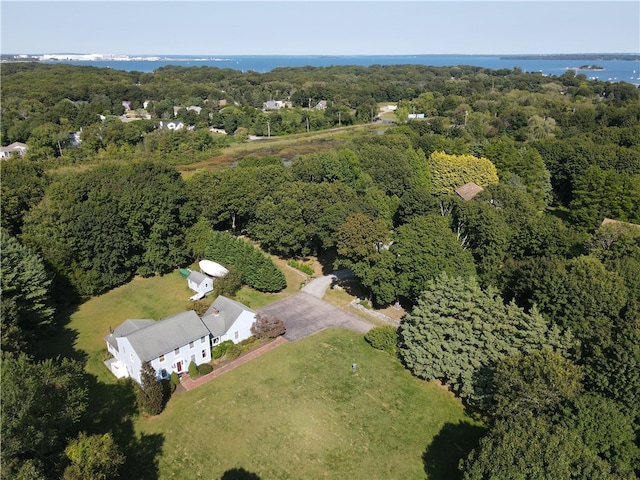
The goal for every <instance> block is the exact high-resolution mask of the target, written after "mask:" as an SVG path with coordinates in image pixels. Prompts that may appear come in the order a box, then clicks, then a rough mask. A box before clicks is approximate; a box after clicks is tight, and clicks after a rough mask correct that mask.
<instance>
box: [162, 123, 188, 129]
mask: <svg viewBox="0 0 640 480" xmlns="http://www.w3.org/2000/svg"><path fill="white" fill-rule="evenodd" d="M158 125H159V127H160V128H162V129H166V130H180V129H182V128H184V123H182V122H180V121H168V122H164V121H160V123H159V124H158Z"/></svg>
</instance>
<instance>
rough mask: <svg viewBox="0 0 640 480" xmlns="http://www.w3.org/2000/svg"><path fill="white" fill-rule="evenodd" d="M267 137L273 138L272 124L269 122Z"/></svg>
mask: <svg viewBox="0 0 640 480" xmlns="http://www.w3.org/2000/svg"><path fill="white" fill-rule="evenodd" d="M267 137H269V138H271V123H269V120H267Z"/></svg>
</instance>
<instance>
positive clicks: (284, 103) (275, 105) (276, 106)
mask: <svg viewBox="0 0 640 480" xmlns="http://www.w3.org/2000/svg"><path fill="white" fill-rule="evenodd" d="M291 107H293V103H291V102H290V101H288V100H269V101H268V102H264V103H263V104H262V110H280V109H281V108H291Z"/></svg>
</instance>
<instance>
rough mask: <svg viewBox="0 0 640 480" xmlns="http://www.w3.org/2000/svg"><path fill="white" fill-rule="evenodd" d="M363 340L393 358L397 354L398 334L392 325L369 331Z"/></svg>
mask: <svg viewBox="0 0 640 480" xmlns="http://www.w3.org/2000/svg"><path fill="white" fill-rule="evenodd" d="M364 338H365V340H366V341H367V342H369V343H370V344H371V346H372V347H373V348H375V349H377V350H383V351H385V352H387V353H388V354H389V355H393V356H394V357H395V356H397V354H398V332H397V329H396V328H395V327H394V326H392V325H384V326H381V327H375V328H372V329H371V330H369V332H367V334H366V335H365V336H364Z"/></svg>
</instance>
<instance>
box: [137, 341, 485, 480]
mask: <svg viewBox="0 0 640 480" xmlns="http://www.w3.org/2000/svg"><path fill="white" fill-rule="evenodd" d="M354 362H355V363H356V364H357V368H356V371H355V372H353V371H352V363H354ZM137 428H138V430H139V432H140V433H144V434H146V435H153V434H156V435H162V436H163V445H162V455H161V456H160V459H159V472H160V478H161V479H184V478H191V479H219V478H222V477H224V475H225V472H227V474H228V472H231V471H237V470H240V469H242V470H244V471H246V472H249V473H253V474H255V475H257V478H260V479H263V480H267V479H423V478H426V477H427V473H431V475H430V476H429V477H428V478H441V479H452V478H456V477H458V472H457V470H456V466H457V463H458V460H459V459H460V458H461V456H462V455H463V452H468V451H469V450H470V448H472V446H473V442H474V441H475V439H476V438H477V434H478V432H479V431H480V428H479V427H478V426H477V424H476V423H475V422H474V421H473V420H472V419H470V418H468V417H467V416H466V415H465V413H464V409H463V407H462V405H461V404H460V402H459V401H457V400H456V399H455V398H454V397H453V396H452V395H451V394H450V393H449V392H448V391H446V390H445V389H443V388H442V387H440V386H438V385H436V384H435V383H430V382H423V381H420V380H418V379H416V378H414V377H412V376H411V375H410V374H409V372H408V371H406V370H405V369H404V368H403V367H402V365H401V364H400V363H399V362H398V361H397V360H394V359H392V358H391V357H390V356H389V355H387V354H386V353H383V352H380V351H376V350H374V349H372V348H371V346H370V345H369V344H368V343H367V342H366V341H365V340H364V338H363V336H362V335H361V334H357V333H355V332H350V331H347V330H343V329H329V330H325V331H323V332H320V333H318V334H316V335H313V336H311V337H307V338H305V339H302V340H299V341H296V342H291V343H287V344H284V345H281V346H279V347H277V348H276V349H274V350H272V351H270V352H268V353H266V354H264V355H262V356H260V357H258V358H256V359H254V360H252V361H251V362H250V363H247V364H245V365H242V366H240V367H238V368H236V369H235V370H233V371H231V372H228V373H226V374H224V375H222V376H220V377H218V378H215V379H214V380H212V381H210V382H209V383H206V384H204V385H202V386H200V387H198V388H197V389H195V390H192V391H190V392H185V393H181V394H179V395H176V396H174V397H173V398H172V399H171V400H170V402H169V403H168V405H167V408H166V409H165V411H164V412H163V413H162V414H161V415H159V416H158V417H154V418H143V419H140V420H139V421H138V422H137ZM443 431H444V432H445V433H444V435H442V434H441V432H443ZM425 462H426V464H427V465H428V467H425ZM425 468H426V470H425ZM234 478H235V477H234ZM238 478H254V477H238Z"/></svg>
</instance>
